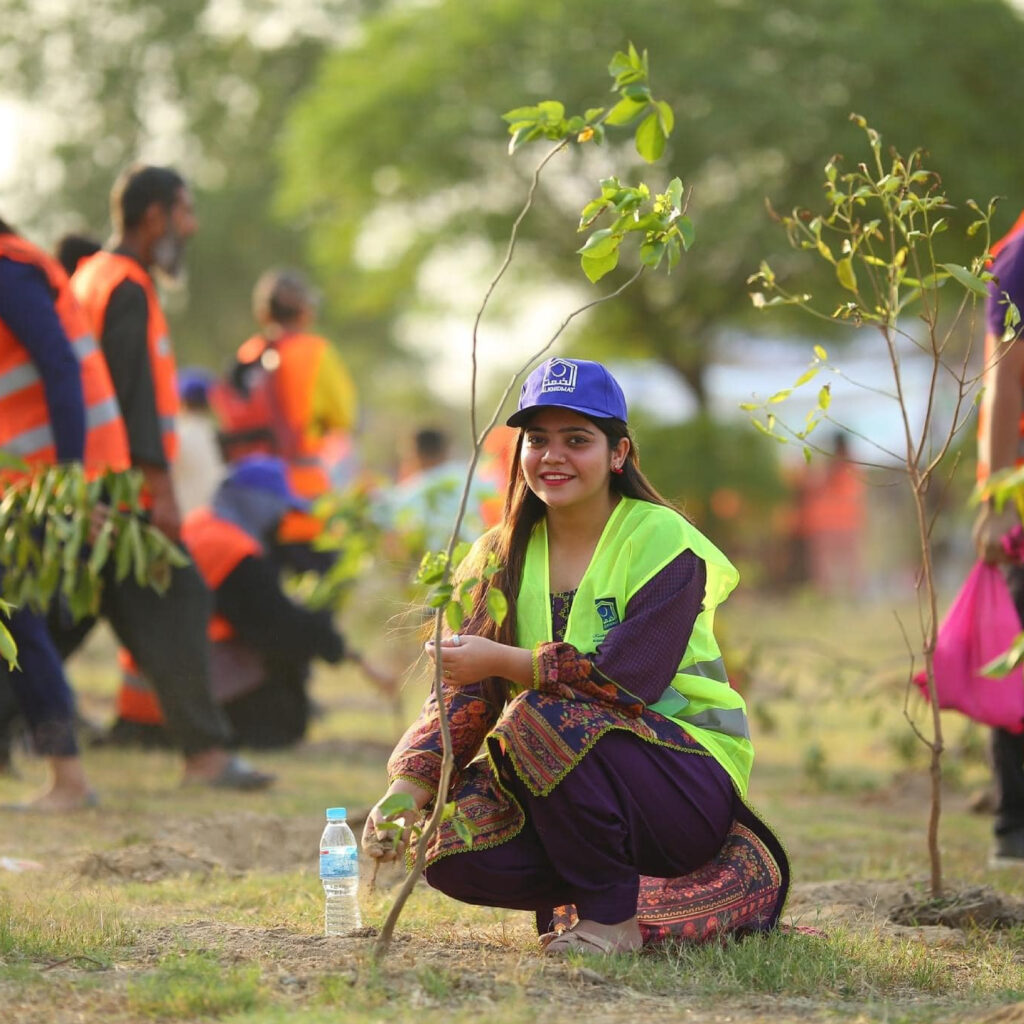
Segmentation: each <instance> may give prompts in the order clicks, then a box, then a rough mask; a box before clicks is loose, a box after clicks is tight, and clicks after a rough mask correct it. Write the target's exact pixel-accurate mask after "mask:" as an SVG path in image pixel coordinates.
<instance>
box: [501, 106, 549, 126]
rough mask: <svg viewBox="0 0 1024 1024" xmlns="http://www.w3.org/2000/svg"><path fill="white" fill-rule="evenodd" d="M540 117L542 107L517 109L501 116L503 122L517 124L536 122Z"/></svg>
mask: <svg viewBox="0 0 1024 1024" xmlns="http://www.w3.org/2000/svg"><path fill="white" fill-rule="evenodd" d="M539 117H540V107H516V108H515V109H514V110H509V111H508V112H507V113H504V114H502V115H501V119H502V120H503V121H508V122H510V123H511V124H515V123H516V122H517V121H536V120H537V119H538V118H539Z"/></svg>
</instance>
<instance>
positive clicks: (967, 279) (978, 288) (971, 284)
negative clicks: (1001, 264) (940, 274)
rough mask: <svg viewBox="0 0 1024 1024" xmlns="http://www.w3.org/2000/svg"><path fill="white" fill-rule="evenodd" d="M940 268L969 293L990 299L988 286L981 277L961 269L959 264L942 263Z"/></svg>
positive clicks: (963, 268)
mask: <svg viewBox="0 0 1024 1024" xmlns="http://www.w3.org/2000/svg"><path fill="white" fill-rule="evenodd" d="M939 266H940V267H942V268H943V270H948V271H949V272H950V274H952V275H953V277H955V278H956V279H957V281H959V282H960V284H962V285H963V286H964V287H965V288H967V289H968V290H969V291H972V292H974V293H975V294H976V295H981V296H983V297H984V298H988V285H986V284H985V282H984V281H982V280H981V278H980V277H976V276H975V275H974V274H972V273H971V272H970V271H969V270H968V269H967V268H966V267H961V266H960V265H959V264H957V263H940V264H939Z"/></svg>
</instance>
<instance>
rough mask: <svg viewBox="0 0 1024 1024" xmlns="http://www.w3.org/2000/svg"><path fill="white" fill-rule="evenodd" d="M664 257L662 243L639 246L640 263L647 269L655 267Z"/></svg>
mask: <svg viewBox="0 0 1024 1024" xmlns="http://www.w3.org/2000/svg"><path fill="white" fill-rule="evenodd" d="M664 255H665V243H664V242H644V244H643V245H641V246H640V262H641V263H643V264H644V265H645V266H648V267H656V266H657V265H658V264H659V263H660V262H661V258H662V256H664Z"/></svg>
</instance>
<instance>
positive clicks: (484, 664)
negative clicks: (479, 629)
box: [424, 633, 529, 686]
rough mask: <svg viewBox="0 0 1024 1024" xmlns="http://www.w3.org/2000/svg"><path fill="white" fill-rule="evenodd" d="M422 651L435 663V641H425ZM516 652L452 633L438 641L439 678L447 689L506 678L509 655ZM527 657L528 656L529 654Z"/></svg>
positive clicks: (479, 639)
mask: <svg viewBox="0 0 1024 1024" xmlns="http://www.w3.org/2000/svg"><path fill="white" fill-rule="evenodd" d="M424 649H425V650H426V652H427V654H429V655H430V657H431V658H432V659H433V660H434V661H435V662H436V661H437V651H436V650H435V648H434V641H433V640H428V641H427V642H426V644H424ZM516 650H519V648H515V647H509V646H508V645H506V644H499V643H498V642H497V641H496V640H488V639H487V638H486V637H482V636H467V635H466V634H465V633H455V634H453V635H452V636H447V637H445V638H444V639H443V640H442V641H441V651H440V654H441V676H442V678H443V679H444V681H445V682H446V683H448V684H449V686H469V685H470V683H478V682H480V680H481V679H488V678H490V677H491V676H503V677H506V678H508V676H507V674H506V672H507V667H508V666H507V663H508V659H509V655H510V653H511V652H512V651H516ZM526 654H527V655H529V651H527V652H526Z"/></svg>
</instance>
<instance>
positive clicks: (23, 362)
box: [0, 220, 129, 812]
mask: <svg viewBox="0 0 1024 1024" xmlns="http://www.w3.org/2000/svg"><path fill="white" fill-rule="evenodd" d="M0 451H2V452H4V453H5V454H7V455H10V456H14V457H16V458H17V459H20V460H23V461H24V462H25V463H27V464H28V466H29V468H30V469H38V468H41V467H42V468H44V467H46V466H50V465H53V464H55V463H68V462H82V463H84V465H85V469H86V472H87V473H90V474H95V473H98V472H102V471H103V470H104V469H108V468H109V469H113V470H115V471H121V470H125V469H127V468H128V465H129V458H128V440H127V437H126V435H125V430H124V425H123V423H122V422H121V416H120V413H119V411H118V406H117V402H116V400H115V398H114V388H113V384H112V383H111V380H110V376H109V374H108V372H107V367H106V363H105V362H104V360H103V355H102V353H101V352H100V350H99V349H98V347H97V345H96V340H95V338H94V337H93V335H92V333H91V332H90V330H89V327H88V324H87V323H86V320H85V317H84V315H83V314H82V311H81V310H80V309H79V307H78V303H77V302H76V301H75V298H74V295H73V294H72V292H71V286H70V284H69V282H68V277H67V274H66V273H65V272H64V269H63V268H62V267H61V266H60V264H59V263H58V262H57V260H56V259H54V258H53V257H52V256H50V255H48V254H47V253H45V252H44V251H43V250H42V249H40V248H38V247H37V246H35V245H33V244H32V243H30V242H28V241H26V240H25V239H24V238H21V237H20V236H19V235H17V234H16V233H15V232H14V231H13V229H12V228H11V227H10V226H9V225H7V224H6V223H4V222H3V221H2V220H0ZM16 476H20V473H14V472H12V471H11V470H9V469H8V470H3V471H0V483H2V481H3V479H6V480H7V481H8V482H9V481H11V480H12V479H14V478H15V477H16ZM2 571H3V570H2V569H0V572H2ZM8 626H9V629H10V631H11V634H12V635H13V637H14V640H15V642H16V644H17V645H18V661H19V666H20V667H19V668H15V669H12V668H10V667H9V666H8V665H7V663H6V662H2V661H0V691H2V692H3V694H4V695H5V699H4V700H3V702H2V703H3V704H4V705H5V711H4V714H3V717H4V720H5V722H8V721H10V718H11V714H12V712H13V711H14V710H15V708H16V707H17V708H20V710H21V711H22V712H23V713H24V716H25V719H26V720H27V722H28V725H29V729H30V731H31V735H32V741H33V746H34V749H35V751H36V752H37V753H38V754H40V755H41V756H43V757H45V758H46V759H47V761H48V764H49V769H50V784H49V788H48V789H47V790H46V791H45V792H44V793H42V794H40V795H39V796H38V797H36V798H35V799H34V800H32V801H31V802H30V803H29V804H28V805H26V806H27V807H30V808H33V809H36V810H48V811H57V812H61V811H69V810H74V809H76V808H80V807H84V806H89V805H91V804H93V803H95V802H96V797H95V794H94V792H93V790H92V788H91V786H90V784H89V782H88V780H87V778H86V774H85V769H84V767H83V765H82V761H81V757H80V756H79V750H78V743H77V740H76V737H75V731H74V726H75V701H74V696H73V694H72V692H71V687H70V686H69V684H68V681H67V677H66V676H65V674H64V667H63V665H62V663H61V657H60V654H59V653H58V651H57V648H56V647H55V645H54V643H53V640H52V639H51V637H50V634H49V631H48V630H47V627H46V619H45V616H43V615H41V614H38V613H36V612H34V611H33V610H31V609H30V608H28V607H22V608H19V609H17V610H15V612H14V613H13V615H12V616H11V619H10V621H9V623H8ZM10 694H13V696H14V698H15V701H14V702H11V701H9V700H7V699H6V696H7V695H10ZM3 731H4V732H5V733H6V732H7V729H6V728H5V729H4V730H3ZM5 738H7V737H5ZM8 746H9V738H8V739H7V743H5V748H7V747H8ZM5 755H6V756H9V753H8V750H7V749H5ZM5 760H6V757H5Z"/></svg>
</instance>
